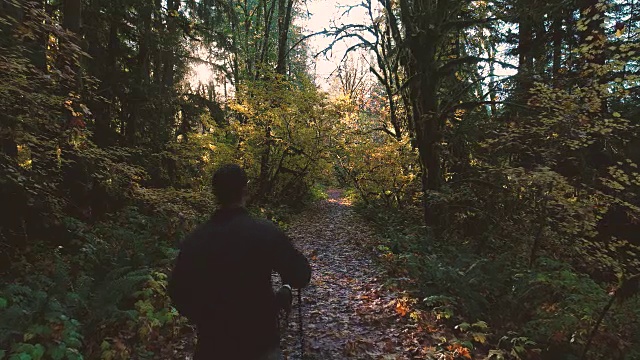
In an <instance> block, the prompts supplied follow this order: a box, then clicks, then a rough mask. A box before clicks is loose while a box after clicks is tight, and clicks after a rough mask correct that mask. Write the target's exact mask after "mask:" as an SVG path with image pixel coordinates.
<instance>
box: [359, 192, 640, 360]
mask: <svg viewBox="0 0 640 360" xmlns="http://www.w3.org/2000/svg"><path fill="white" fill-rule="evenodd" d="M356 208H357V209H358V211H359V212H360V213H361V214H362V215H364V217H365V218H367V219H368V220H369V221H371V222H372V223H373V224H374V225H375V226H376V227H377V229H378V231H379V232H380V234H381V235H382V238H383V239H384V240H383V241H382V243H380V244H379V245H378V249H379V250H380V252H379V253H380V261H381V263H382V264H383V265H384V266H385V268H386V269H387V271H388V274H389V278H390V280H389V281H390V286H392V287H395V288H396V289H399V290H403V291H406V293H407V294H408V295H409V297H408V298H407V299H405V300H403V301H402V302H401V303H400V302H399V305H398V306H399V308H400V309H401V310H402V311H399V313H401V314H402V315H404V314H406V316H407V317H409V318H410V320H411V321H412V322H413V323H414V325H416V326H419V327H421V328H423V329H424V330H425V333H426V334H429V335H430V337H431V339H432V341H431V342H432V343H435V344H436V345H435V346H434V348H433V349H432V352H433V354H443V353H446V354H448V355H449V356H460V358H464V357H466V355H465V354H475V355H476V356H477V358H487V359H580V356H581V354H582V351H583V349H584V347H585V344H586V342H587V341H588V339H589V337H590V334H591V331H592V329H593V327H594V324H595V322H596V319H597V318H598V316H599V315H600V313H601V312H602V310H603V308H604V307H605V306H606V305H607V303H608V302H609V301H610V299H611V296H612V295H611V286H612V285H611V284H604V283H598V282H596V281H595V280H593V279H592V278H590V277H589V276H588V275H586V274H583V273H580V272H579V271H577V270H576V269H574V268H573V267H572V266H571V265H570V264H569V263H567V262H563V261H559V260H557V259H551V258H549V257H541V258H539V259H537V261H536V262H535V263H534V264H533V265H532V266H528V264H525V263H523V262H522V261H520V260H518V259H517V257H515V256H514V255H513V254H511V253H508V252H503V253H489V254H481V253H479V252H477V251H475V249H473V247H472V246H468V244H465V242H464V241H459V242H454V241H448V242H446V243H445V242H443V241H439V240H438V239H436V238H435V237H434V236H433V235H431V234H428V233H427V232H426V229H425V227H424V226H420V225H417V224H421V223H422V221H421V218H420V215H421V214H420V213H419V212H412V211H409V210H406V209H405V210H403V211H398V210H394V209H385V208H384V207H373V206H369V207H368V206H365V205H363V204H362V203H359V204H358V205H357V207H356ZM639 305H640V301H639V300H638V298H637V297H635V298H632V299H630V300H628V301H626V302H620V303H616V304H614V305H613V307H612V309H611V311H609V312H608V313H607V315H606V316H605V318H604V321H603V323H602V325H600V327H599V328H598V331H597V332H596V334H595V336H594V337H593V344H592V345H591V350H590V352H589V354H588V357H587V359H637V358H638V357H639V356H640V341H638V340H640V338H639V336H640V327H639V325H638V323H637V322H636V320H635V319H638V316H639V315H640V310H639V309H640V307H639ZM438 324H440V325H442V324H445V325H446V328H448V329H452V330H451V332H450V333H447V332H443V331H442V327H441V326H439V325H438ZM461 347H463V348H465V349H467V350H468V352H466V351H467V350H462V349H461ZM469 356H471V355H469Z"/></svg>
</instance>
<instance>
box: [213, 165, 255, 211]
mask: <svg viewBox="0 0 640 360" xmlns="http://www.w3.org/2000/svg"><path fill="white" fill-rule="evenodd" d="M248 182H249V181H248V178H247V174H246V173H245V172H244V170H243V169H242V168H241V167H240V166H238V165H236V164H226V165H222V166H221V167H220V168H218V170H216V172H215V173H214V174H213V179H212V180H211V185H212V186H213V194H214V195H215V196H216V198H217V199H218V203H219V204H220V206H223V207H234V206H244V204H245V201H246V197H247V183H248Z"/></svg>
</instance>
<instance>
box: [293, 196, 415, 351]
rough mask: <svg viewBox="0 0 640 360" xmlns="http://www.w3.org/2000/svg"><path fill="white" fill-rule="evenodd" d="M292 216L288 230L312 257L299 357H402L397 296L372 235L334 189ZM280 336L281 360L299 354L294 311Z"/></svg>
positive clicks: (403, 335) (404, 338)
mask: <svg viewBox="0 0 640 360" xmlns="http://www.w3.org/2000/svg"><path fill="white" fill-rule="evenodd" d="M328 195H329V197H328V199H327V200H325V201H322V202H319V203H317V204H315V205H313V206H312V207H311V208H310V209H308V210H306V211H305V212H304V213H302V214H300V215H299V216H297V217H296V220H294V221H293V223H292V225H291V227H290V228H289V230H288V234H289V236H290V237H291V238H292V240H293V242H294V244H295V246H296V247H297V248H298V249H300V250H301V251H302V252H303V253H304V254H305V255H306V256H307V257H308V258H309V259H310V262H311V266H312V269H313V275H312V281H311V284H310V285H309V287H307V288H306V289H304V290H303V293H302V296H303V300H302V304H303V322H304V336H305V339H304V343H305V354H304V359H327V360H330V359H347V358H351V359H406V358H408V357H406V356H405V355H403V354H402V352H403V351H402V349H403V348H405V347H404V346H403V344H402V343H404V344H405V345H406V344H407V342H413V341H411V339H410V337H411V336H410V335H409V334H408V333H407V332H406V331H403V325H402V322H403V321H402V319H401V318H400V317H399V316H398V315H397V313H396V308H395V299H396V296H395V294H393V293H390V292H389V291H386V290H385V289H384V287H383V285H382V284H383V281H384V277H385V275H384V273H383V271H382V270H381V269H380V268H379V266H378V265H377V264H376V263H375V260H374V255H373V252H372V251H371V250H369V249H370V248H371V247H372V246H374V245H373V244H374V242H373V241H371V240H372V239H373V237H374V236H375V234H374V232H373V230H372V229H370V228H369V226H367V225H366V224H365V223H364V221H363V220H362V219H360V218H359V217H358V216H357V215H356V214H355V213H354V211H353V210H352V209H351V207H350V204H349V202H348V201H347V200H346V199H345V198H344V197H343V195H342V192H341V191H339V190H329V191H328ZM296 302H297V300H294V310H293V312H292V314H291V316H290V320H289V326H288V328H287V329H286V331H285V332H284V334H283V336H282V347H283V351H284V352H285V359H288V360H294V359H300V342H299V327H298V319H299V318H298V312H297V311H298V310H297V308H296V307H295V306H296V305H297V304H296Z"/></svg>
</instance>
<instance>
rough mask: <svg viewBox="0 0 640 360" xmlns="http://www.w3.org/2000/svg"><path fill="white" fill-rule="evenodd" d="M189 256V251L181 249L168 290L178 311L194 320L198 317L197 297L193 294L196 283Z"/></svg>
mask: <svg viewBox="0 0 640 360" xmlns="http://www.w3.org/2000/svg"><path fill="white" fill-rule="evenodd" d="M188 258H189V256H188V252H186V251H185V250H181V251H180V254H178V258H177V259H176V263H175V266H174V268H173V271H172V272H171V275H170V277H169V284H168V289H167V290H168V292H169V296H170V297H171V300H172V303H173V305H174V307H175V308H176V309H177V310H178V312H179V313H180V314H181V315H182V316H185V317H186V318H188V319H189V320H191V321H193V320H194V319H195V318H196V317H197V309H196V307H197V305H196V304H195V302H196V301H195V299H196V297H195V296H194V294H193V290H194V288H195V287H196V285H195V284H194V283H195V276H194V274H193V269H192V266H191V261H190V259H188ZM191 260H193V259H191Z"/></svg>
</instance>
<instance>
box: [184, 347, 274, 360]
mask: <svg viewBox="0 0 640 360" xmlns="http://www.w3.org/2000/svg"><path fill="white" fill-rule="evenodd" d="M193 359H194V360H236V359H238V357H237V356H234V355H229V354H228V351H224V352H220V353H216V354H211V353H207V354H203V353H201V352H200V353H198V352H196V355H195V356H194V358H193ZM242 360H282V351H280V348H275V349H272V350H268V351H267V352H265V353H264V354H262V355H259V356H258V357H254V358H242Z"/></svg>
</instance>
